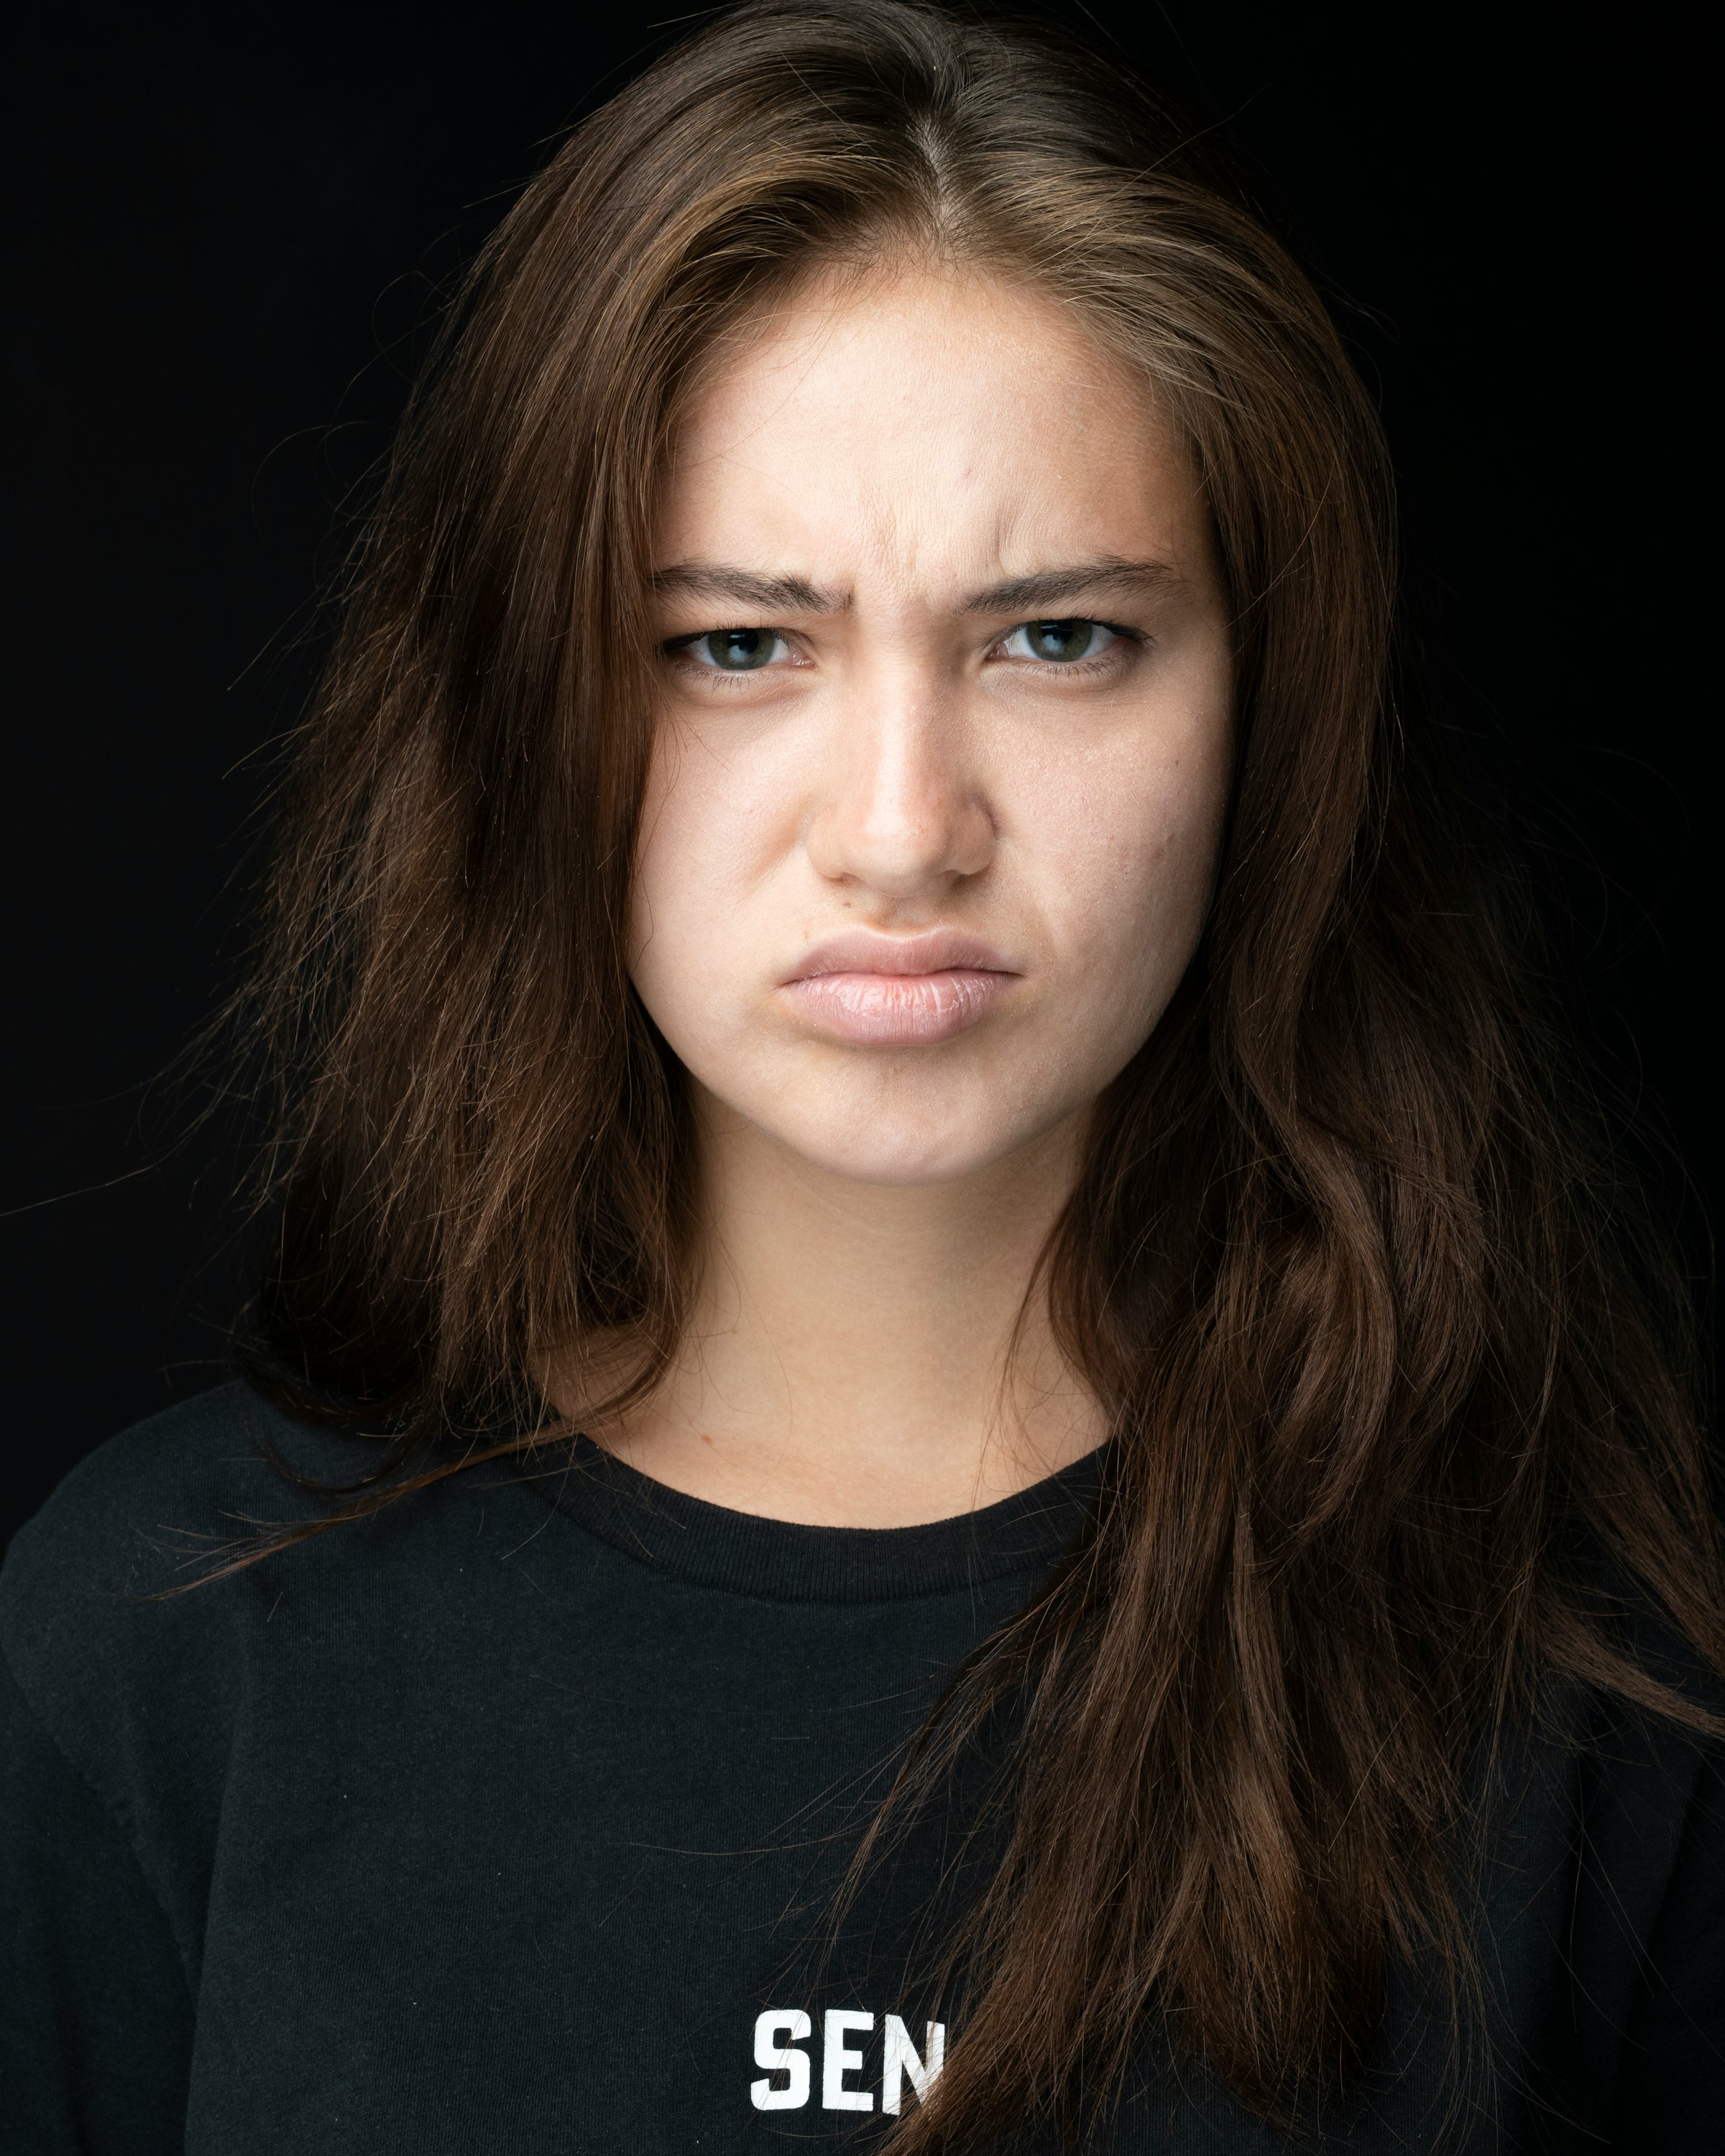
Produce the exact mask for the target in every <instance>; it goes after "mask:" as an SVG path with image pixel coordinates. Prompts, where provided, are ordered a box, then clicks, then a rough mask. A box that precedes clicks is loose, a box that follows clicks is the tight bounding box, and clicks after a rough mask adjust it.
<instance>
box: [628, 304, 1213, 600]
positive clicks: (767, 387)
mask: <svg viewBox="0 0 1725 2156" xmlns="http://www.w3.org/2000/svg"><path fill="white" fill-rule="evenodd" d="M1207 522H1208V520H1207V517H1206V515H1205V512H1204V506H1203V503H1202V500H1201V495H1200V490H1199V483H1198V480H1197V477H1196V474H1195V472H1194V469H1193V467H1192V465H1191V462H1190V459H1189V458H1188V456H1187V455H1186V454H1185V452H1184V450H1183V448H1182V447H1181V445H1180V444H1179V443H1178V439H1177V438H1176V437H1175V435H1174V434H1173V429H1171V428H1170V427H1169V425H1168V423H1167V422H1166V420H1165V419H1164V418H1163V415H1162V413H1161V412H1160V411H1159V409H1158V405H1157V402H1156V399H1155V397H1154V395H1153V392H1152V390H1151V388H1150V387H1149V385H1148V383H1147V382H1146V380H1145V379H1144V378H1143V377H1142V376H1141V375H1139V374H1137V373H1136V372H1134V371H1133V370H1132V368H1131V367H1129V366H1128V365H1127V362H1125V361H1124V360H1122V359H1121V358H1119V357H1117V356H1116V355H1115V354H1113V353H1111V352H1109V351H1108V350H1107V349H1106V346H1103V345H1102V344H1101V342H1100V341H1098V340H1097V339H1096V337H1095V336H1093V335H1091V332H1090V331H1088V330H1087V329H1086V326H1084V325H1083V324H1082V322H1081V321H1080V320H1079V319H1078V318H1077V316H1076V314H1075V313H1074V312H1073V311H1071V310H1070V309H1068V308H1065V307H1063V306H1062V305H1060V303H1059V301H1058V300H1055V299H1052V298H1050V297H1048V296H1046V295H1044V294H1042V293H1040V292H1038V291H1035V290H1030V289H1028V288H1026V287H1021V286H1018V285H1013V284H1010V283H1009V282H1007V281H1006V280H1003V279H997V278H991V277H988V276H983V275H975V274H966V273H962V272H949V271H944V270H942V269H919V270H916V271H906V272H903V273H901V274H899V275H892V276H875V277H872V278H870V279H869V280H866V281H865V282H862V283H860V284H859V283H857V282H855V280H849V281H844V282H841V281H839V280H837V279H828V280H823V281H817V282H814V283H812V284H810V285H806V286H804V287H803V288H802V290H799V291H798V293H797V294H796V295H794V296H793V298H792V299H790V300H788V302H787V303H785V304H784V305H782V306H781V307H780V308H779V309H778V311H775V312H774V313H773V315H771V316H768V317H766V318H765V319H762V320H759V321H756V322H754V323H752V324H750V325H748V326H747V327H746V328H745V329H744V331H742V332H741V333H739V334H738V335H737V336H733V337H732V339H731V340H729V341H727V344H726V347H725V349H724V351H723V352H721V354H719V355H716V357H715V358H714V360H713V361H712V362H710V364H709V367H708V368H707V370H706V373H705V376H704V377H703V378H702V379H701V382H700V383H699V384H698V385H697V387H696V388H695V389H694V390H693V392H692V393H691V396H690V398H689V400H688V403H687V404H686V406H685V409H684V411H683V413H682V414H681V418H680V426H679V428H678V429H677V432H676V435H675V444H674V449H673V453H672V457H671V460H670V466H669V469H668V470H667V473H666V475H665V481H664V484H663V486H662V489H661V493H660V505H659V530H658V534H657V552H658V556H659V559H660V562H661V563H663V562H672V561H688V560H696V559H701V558H708V559H711V558H720V559H723V560H726V561H740V562H748V563H750V564H752V565H754V564H759V565H761V566H763V567H766V566H770V567H776V568H781V569H785V570H788V571H791V572H795V573H802V574H813V575H817V576H819V577H821V578H822V579H823V580H825V579H830V578H845V579H847V580H849V579H853V578H855V577H864V578H866V577H868V576H869V575H870V574H871V573H873V574H877V575H880V576H885V577H892V578H894V579H896V580H899V581H904V580H906V579H911V580H916V581H918V582H923V583H943V582H946V581H947V580H950V579H953V578H965V577H976V576H978V575H986V574H992V573H995V572H999V571H1001V570H1003V569H1004V570H1006V571H1009V572H1010V571H1014V570H1019V569H1023V568H1024V567H1027V566H1028V565H1029V562H1030V561H1031V559H1032V557H1034V559H1036V560H1038V561H1040V560H1042V559H1045V558H1049V557H1061V558H1080V557H1098V556H1101V555H1104V554H1117V555H1118V556H1120V557H1122V558H1124V559H1131V560H1137V559H1141V558H1146V557H1149V556H1152V555H1157V556H1159V557H1162V558H1171V559H1173V560H1175V561H1178V560H1180V559H1182V558H1183V557H1192V556H1194V555H1195V554H1196V553H1197V552H1199V551H1201V550H1202V548H1203V547H1204V536H1205V534H1206V532H1207Z"/></svg>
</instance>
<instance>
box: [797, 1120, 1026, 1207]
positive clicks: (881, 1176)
mask: <svg viewBox="0 0 1725 2156" xmlns="http://www.w3.org/2000/svg"><path fill="white" fill-rule="evenodd" d="M1034 1135H1035V1132H1034V1130H1019V1129H1018V1128H1016V1127H1005V1126H1004V1125H1002V1124H1000V1123H999V1122H995V1121H993V1119H989V1120H988V1121H987V1122H982V1123H977V1122H971V1121H970V1120H969V1119H968V1118H966V1117H963V1116H927V1115H920V1116H918V1115H894V1114H891V1113H882V1112H881V1111H880V1110H879V1109H878V1108H876V1109H874V1110H873V1111H870V1110H861V1111H859V1112H858V1113H857V1114H855V1116H846V1117H842V1118H837V1117H835V1118H833V1119H831V1120H829V1119H827V1118H825V1117H822V1118H819V1119H811V1120H810V1122H808V1123H806V1124H803V1123H798V1124H796V1125H793V1126H790V1127H787V1126H785V1125H783V1124H781V1125H779V1127H777V1128H776V1129H774V1130H773V1136H774V1137H777V1138H778V1141H779V1142H780V1143H781V1144H782V1145H784V1146H786V1147H788V1148H789V1149H790V1151H792V1152H794V1153H798V1154H799V1155H800V1156H801V1157H802V1158H803V1159H804V1160H806V1161H808V1162H809V1163H810V1165H811V1166H813V1167H815V1168H821V1169H824V1171H825V1172H826V1173H828V1174H829V1175H840V1176H845V1177H847V1178H849V1179H850V1181H852V1182H854V1183H879V1184H882V1185H887V1186H894V1187H898V1188H910V1187H914V1186H916V1185H917V1184H920V1183H957V1182H959V1181H961V1180H962V1179H963V1178H964V1177H965V1176H968V1175H976V1174H979V1173H982V1172H983V1170H984V1169H986V1168H992V1167H993V1165H994V1163H996V1162H997V1161H1000V1160H1004V1158H1006V1156H1007V1155H1008V1154H1009V1153H1010V1152H1016V1151H1017V1149H1018V1148H1019V1147H1020V1146H1021V1145H1023V1144H1024V1142H1026V1140H1027V1139H1029V1138H1030V1137H1034Z"/></svg>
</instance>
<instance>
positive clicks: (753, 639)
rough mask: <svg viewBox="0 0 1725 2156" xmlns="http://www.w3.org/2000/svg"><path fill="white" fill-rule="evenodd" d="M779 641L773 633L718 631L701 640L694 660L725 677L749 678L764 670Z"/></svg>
mask: <svg viewBox="0 0 1725 2156" xmlns="http://www.w3.org/2000/svg"><path fill="white" fill-rule="evenodd" d="M778 643H779V639H778V635H777V634H775V632H774V631H773V630H772V629H713V630H711V632H710V633H709V634H706V636H698V637H696V639H695V642H694V644H692V645H691V647H690V652H691V657H693V658H694V659H696V660H697V661H705V662H706V665H709V666H717V667H721V668H722V669H723V670H724V671H725V672H726V674H748V673H752V671H753V670H754V669H755V668H756V667H757V666H764V665H766V664H767V662H768V660H770V659H771V658H772V656H773V653H774V652H775V651H776V650H777V649H778Z"/></svg>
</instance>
